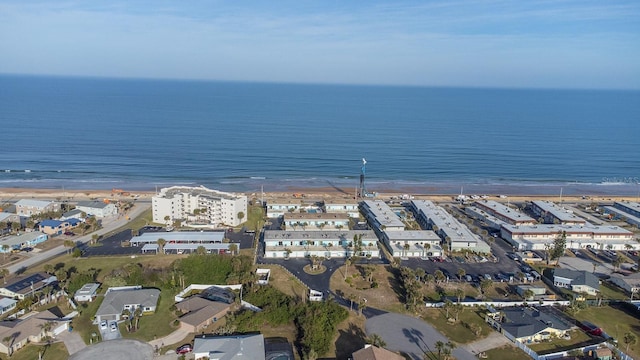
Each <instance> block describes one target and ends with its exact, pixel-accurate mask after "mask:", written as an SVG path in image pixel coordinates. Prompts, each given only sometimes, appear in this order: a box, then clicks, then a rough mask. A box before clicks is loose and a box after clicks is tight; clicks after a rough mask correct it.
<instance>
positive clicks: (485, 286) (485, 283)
mask: <svg viewBox="0 0 640 360" xmlns="http://www.w3.org/2000/svg"><path fill="white" fill-rule="evenodd" d="M492 286H493V281H491V280H489V279H483V280H482V281H480V291H482V293H483V294H484V293H485V292H486V291H487V290H489V289H490V288H491V287H492Z"/></svg>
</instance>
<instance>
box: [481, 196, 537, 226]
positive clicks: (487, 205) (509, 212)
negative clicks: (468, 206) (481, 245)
mask: <svg viewBox="0 0 640 360" xmlns="http://www.w3.org/2000/svg"><path fill="white" fill-rule="evenodd" d="M473 205H474V206H475V207H477V208H478V209H481V210H483V211H485V212H486V213H488V214H489V215H491V216H494V217H496V218H497V219H499V220H502V221H504V222H505V223H507V224H512V225H527V224H529V225H533V224H536V223H537V222H536V220H535V219H533V218H532V217H530V216H527V215H526V214H523V213H521V212H520V211H518V210H516V209H513V208H511V207H509V206H506V205H504V204H501V203H499V202H497V201H493V200H480V201H476V202H474V203H473Z"/></svg>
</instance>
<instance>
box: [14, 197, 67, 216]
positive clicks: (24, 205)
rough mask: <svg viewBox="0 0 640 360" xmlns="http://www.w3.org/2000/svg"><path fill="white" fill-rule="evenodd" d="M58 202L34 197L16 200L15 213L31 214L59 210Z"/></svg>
mask: <svg viewBox="0 0 640 360" xmlns="http://www.w3.org/2000/svg"><path fill="white" fill-rule="evenodd" d="M59 210H60V203H57V202H55V201H44V200H34V199H21V200H19V201H18V202H16V214H18V215H22V216H31V215H37V214H41V213H43V212H49V211H59Z"/></svg>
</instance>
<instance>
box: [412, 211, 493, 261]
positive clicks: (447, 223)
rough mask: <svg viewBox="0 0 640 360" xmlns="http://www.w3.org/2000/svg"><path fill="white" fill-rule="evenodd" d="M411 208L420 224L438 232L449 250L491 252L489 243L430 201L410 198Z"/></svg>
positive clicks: (424, 227)
mask: <svg viewBox="0 0 640 360" xmlns="http://www.w3.org/2000/svg"><path fill="white" fill-rule="evenodd" d="M411 208H412V210H413V212H414V213H415V219H416V221H417V222H418V223H419V224H420V226H421V227H422V228H423V229H427V230H433V231H434V232H435V233H436V234H438V235H439V236H440V238H441V239H442V240H444V244H447V243H448V247H449V250H450V251H462V250H469V251H473V252H476V253H486V254H488V253H490V252H491V247H490V246H489V244H487V243H486V242H484V241H482V239H480V237H479V236H478V235H476V234H474V233H473V232H471V230H469V228H468V227H467V226H465V225H463V224H462V223H460V222H459V221H458V220H457V219H456V218H454V217H453V216H452V215H451V214H449V213H448V212H447V211H446V210H445V209H444V208H442V207H440V206H437V205H435V204H434V203H433V202H432V201H429V200H411Z"/></svg>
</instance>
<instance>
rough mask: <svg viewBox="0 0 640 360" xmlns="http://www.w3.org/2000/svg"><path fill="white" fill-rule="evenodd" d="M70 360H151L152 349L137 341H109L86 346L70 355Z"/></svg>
mask: <svg viewBox="0 0 640 360" xmlns="http://www.w3.org/2000/svg"><path fill="white" fill-rule="evenodd" d="M69 359H70V360H95V359H100V360H123V359H127V360H151V359H153V348H152V347H151V345H149V344H147V343H143V342H140V341H137V340H111V341H103V342H99V343H97V344H95V345H92V346H88V347H86V348H85V349H84V350H82V351H79V352H77V353H76V354H74V355H72V356H71V357H70V358H69Z"/></svg>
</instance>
